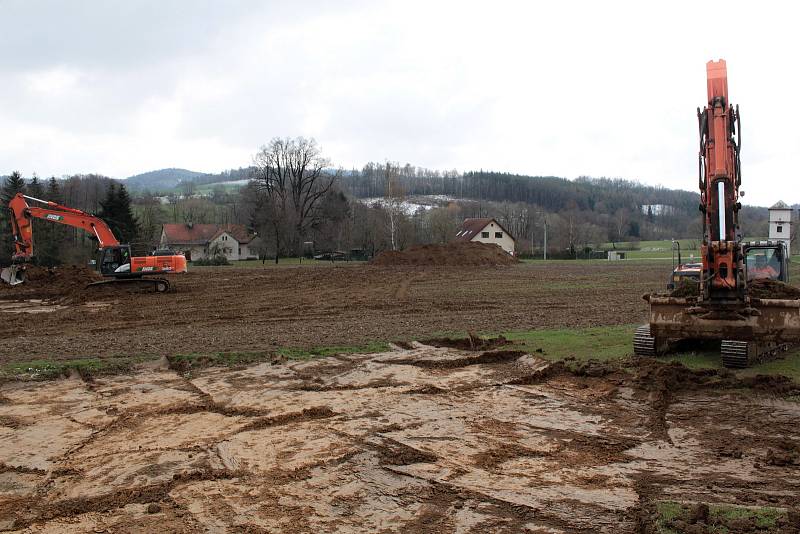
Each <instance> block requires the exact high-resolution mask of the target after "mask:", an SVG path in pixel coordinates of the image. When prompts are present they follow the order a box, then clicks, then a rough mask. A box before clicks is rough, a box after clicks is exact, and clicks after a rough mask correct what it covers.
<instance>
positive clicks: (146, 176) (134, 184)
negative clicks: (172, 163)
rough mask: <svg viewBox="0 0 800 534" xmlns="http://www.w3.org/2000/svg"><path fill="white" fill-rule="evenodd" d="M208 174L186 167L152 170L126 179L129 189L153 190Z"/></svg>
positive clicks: (163, 188) (171, 186)
mask: <svg viewBox="0 0 800 534" xmlns="http://www.w3.org/2000/svg"><path fill="white" fill-rule="evenodd" d="M203 176H206V174H205V173H202V172H195V171H189V170H186V169H161V170H158V171H150V172H145V173H142V174H137V175H136V176H131V177H129V178H127V179H126V180H125V182H124V183H125V185H126V187H128V189H132V190H138V189H149V190H151V191H159V190H167V189H172V188H174V187H176V186H177V185H178V184H179V183H180V182H183V181H194V180H197V179H199V178H202V177H203Z"/></svg>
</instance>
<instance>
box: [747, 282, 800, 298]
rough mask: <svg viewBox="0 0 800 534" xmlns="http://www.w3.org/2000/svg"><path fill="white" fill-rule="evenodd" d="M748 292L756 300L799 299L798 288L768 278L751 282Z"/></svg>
mask: <svg viewBox="0 0 800 534" xmlns="http://www.w3.org/2000/svg"><path fill="white" fill-rule="evenodd" d="M748 291H749V293H750V296H751V297H754V298H757V299H788V300H793V299H800V288H798V287H794V286H790V285H789V284H786V283H784V282H780V281H778V280H770V279H768V278H764V279H758V280H752V281H751V282H750V283H749V284H748Z"/></svg>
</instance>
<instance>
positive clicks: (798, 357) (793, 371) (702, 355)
mask: <svg viewBox="0 0 800 534" xmlns="http://www.w3.org/2000/svg"><path fill="white" fill-rule="evenodd" d="M637 326H639V325H638V324H634V325H620V326H599V327H594V328H584V329H559V330H529V331H510V332H499V333H488V334H485V335H484V336H483V337H486V338H492V337H497V336H503V337H505V338H506V339H509V340H511V341H514V342H515V344H516V345H517V346H518V347H519V349H520V350H525V351H528V352H531V353H535V354H537V355H540V356H542V357H543V358H546V359H549V360H561V359H564V358H569V357H572V358H575V359H576V360H579V361H586V360H590V359H595V360H604V361H606V360H621V359H624V358H627V357H629V356H631V355H632V354H633V333H634V331H635V330H636V327H637ZM437 336H439V337H466V333H464V332H441V333H437ZM539 349H540V350H541V352H539ZM659 360H660V361H664V362H672V361H676V362H679V363H681V364H683V365H685V366H686V367H689V368H690V369H722V361H721V359H720V356H719V350H718V349H705V350H703V349H698V350H690V351H686V352H678V353H675V354H670V355H669V356H662V357H660V358H659ZM736 374H737V375H739V376H753V375H757V374H763V375H784V376H787V377H789V378H792V379H793V380H794V381H796V382H798V383H800V349H794V350H791V351H789V352H786V353H781V354H779V355H777V356H775V357H774V359H771V360H769V361H766V362H764V363H759V364H756V365H753V366H751V367H749V368H747V369H743V370H740V371H736Z"/></svg>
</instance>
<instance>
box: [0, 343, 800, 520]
mask: <svg viewBox="0 0 800 534" xmlns="http://www.w3.org/2000/svg"><path fill="white" fill-rule="evenodd" d="M548 366H549V367H548ZM758 386H759V384H753V383H751V384H749V385H745V384H739V383H737V382H735V381H731V379H730V377H728V378H727V379H726V378H725V377H723V376H717V375H715V374H703V373H697V372H691V371H688V370H686V369H685V368H683V367H681V366H678V365H666V364H662V363H654V362H643V363H641V364H639V366H636V367H634V368H633V369H632V370H630V371H625V370H622V369H620V368H615V367H606V366H604V365H601V364H590V365H589V366H588V367H583V368H580V369H578V370H572V371H570V370H568V369H566V368H564V367H563V366H561V365H560V364H549V363H548V362H545V361H543V360H540V359H538V358H536V357H533V356H531V355H527V354H524V353H521V352H514V351H509V350H502V349H501V350H493V351H485V352H479V353H476V352H466V351H460V350H455V349H448V348H434V347H431V346H425V345H419V344H415V345H413V346H411V347H409V348H406V349H400V348H398V349H397V350H394V351H391V352H387V353H382V354H373V355H349V356H340V357H330V358H322V359H316V360H311V361H306V362H291V363H282V364H270V363H263V364H259V365H254V366H250V367H246V368H241V369H237V370H230V369H224V368H210V369H206V370H202V371H199V372H195V373H193V374H192V375H191V376H188V375H181V374H179V373H176V372H175V371H172V370H169V369H167V368H166V366H152V367H150V368H147V369H142V370H140V371H138V372H136V373H134V374H132V375H124V376H116V377H102V378H97V379H94V380H91V381H89V382H84V381H82V380H80V379H78V378H72V379H62V380H58V381H55V382H52V383H49V384H47V385H46V386H42V385H41V384H32V383H20V382H17V383H7V384H5V385H3V386H2V387H0V395H2V397H0V399H2V403H0V418H2V419H1V421H2V425H0V527H2V528H4V529H23V530H24V531H25V532H36V533H45V532H47V533H62V532H116V533H120V532H156V531H158V532H315V533H316V532H426V533H427V532H454V533H455V532H475V533H478V532H540V533H545V532H547V533H561V532H609V533H620V532H650V531H656V527H657V519H656V516H655V512H654V510H655V507H656V506H657V504H658V503H659V502H663V501H672V500H675V501H679V502H689V503H692V502H695V501H700V502H710V503H731V504H736V505H737V506H769V507H772V508H774V509H777V510H779V511H780V510H786V509H791V508H792V507H793V506H797V488H798V487H799V486H800V465H799V464H800V449H799V444H800V433H798V432H800V431H798V428H797V420H798V418H799V417H800V404H798V403H797V402H791V401H788V400H783V399H781V398H780V397H776V396H775V395H774V394H770V393H763V392H761V389H763V388H759V387H758ZM753 387H755V388H756V389H750V388H753ZM770 387H771V386H770ZM782 521H783V522H782V523H779V528H777V529H771V530H770V529H767V530H759V531H760V532H763V531H770V532H797V530H796V529H794V528H795V527H794V526H792V525H791V524H790V523H789V522H787V521H788V520H785V519H782ZM694 526H697V525H694ZM698 528H699V526H698ZM792 529H794V530H792ZM705 531H706V530H699V532H705ZM709 531H711V530H709ZM734 531H735V530H734ZM714 532H725V531H724V530H714Z"/></svg>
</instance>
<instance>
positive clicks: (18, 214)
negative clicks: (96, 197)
mask: <svg viewBox="0 0 800 534" xmlns="http://www.w3.org/2000/svg"><path fill="white" fill-rule="evenodd" d="M28 200H32V201H35V202H40V203H42V204H44V205H46V206H47V207H46V208H41V207H31V206H30V205H28V202H27V201H28ZM8 207H9V208H10V209H11V215H12V218H11V226H12V230H13V233H14V256H13V257H12V260H13V261H14V262H15V263H19V262H24V261H28V260H29V259H30V258H31V257H33V224H32V222H33V219H34V218H36V219H43V220H46V221H50V222H53V223H57V224H63V225H66V226H71V227H73V228H80V229H82V230H85V231H86V232H88V233H89V234H91V235H93V236H95V237H96V238H97V241H98V244H99V248H104V247H108V246H115V245H119V241H117V238H116V237H114V232H112V231H111V228H109V227H108V225H107V224H106V223H105V221H103V219H101V218H99V217H95V216H94V215H91V214H89V213H86V212H84V211H81V210H76V209H74V208H69V207H67V206H62V205H60V204H56V203H55V202H49V201H47V200H39V199H38V198H34V197H29V196H26V195H23V194H22V193H17V194H16V195H15V196H14V198H12V199H11V201H10V202H9V203H8Z"/></svg>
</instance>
